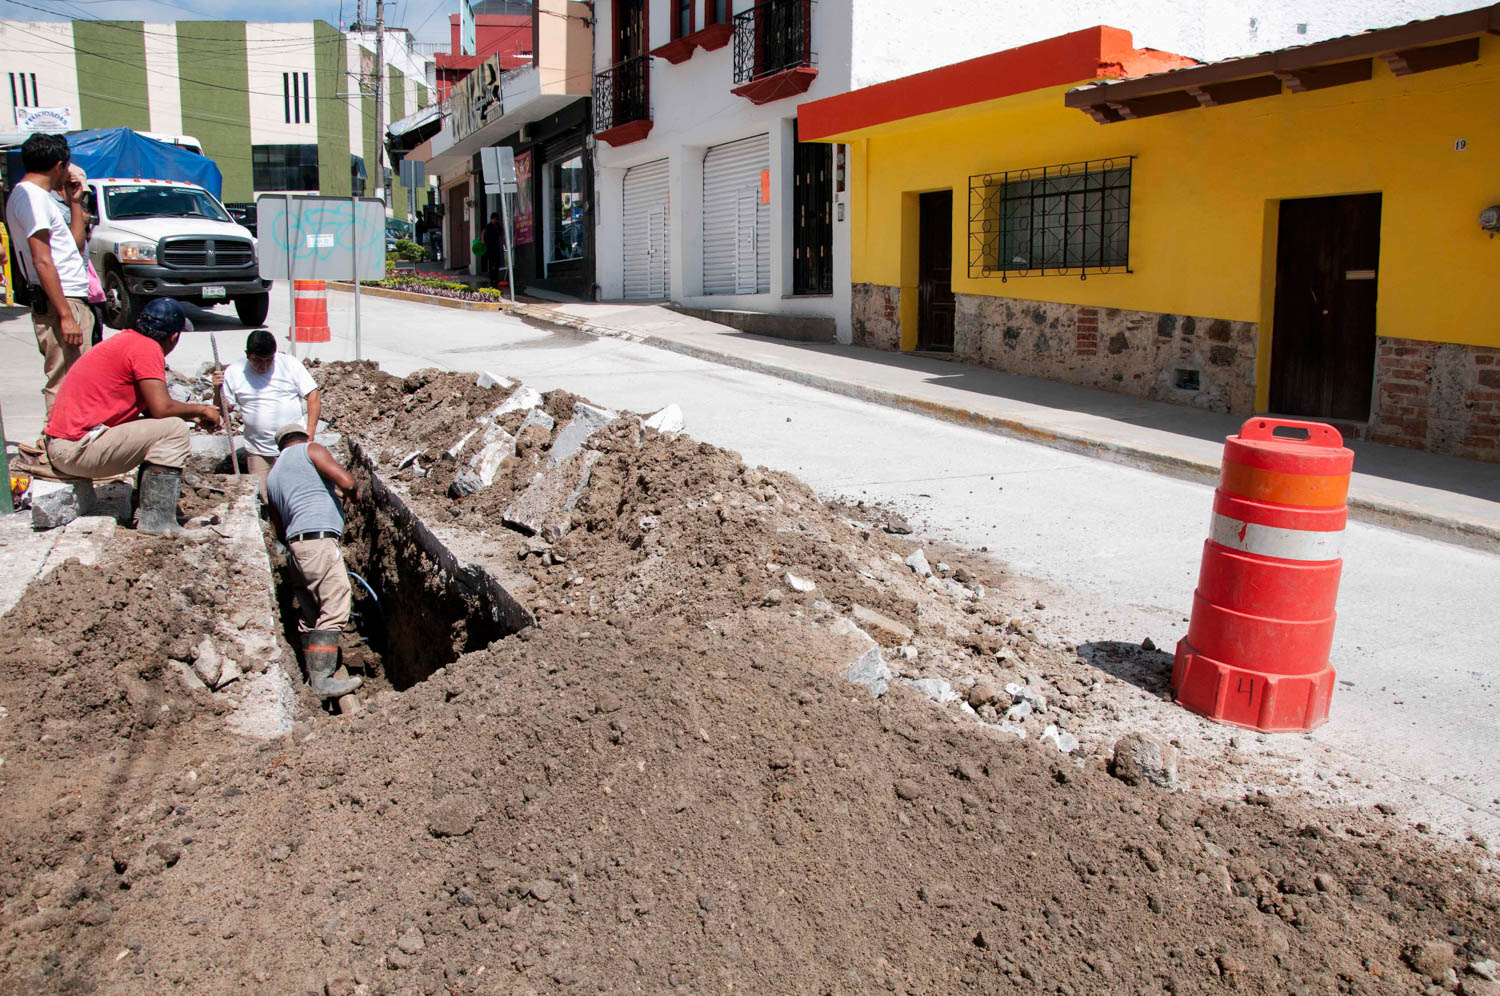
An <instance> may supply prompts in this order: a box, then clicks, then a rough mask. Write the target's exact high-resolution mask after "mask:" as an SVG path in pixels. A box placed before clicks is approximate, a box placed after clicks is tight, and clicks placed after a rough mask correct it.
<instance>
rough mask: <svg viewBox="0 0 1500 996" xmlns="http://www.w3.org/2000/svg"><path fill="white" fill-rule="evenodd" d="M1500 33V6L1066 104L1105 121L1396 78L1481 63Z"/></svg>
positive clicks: (1118, 86)
mask: <svg viewBox="0 0 1500 996" xmlns="http://www.w3.org/2000/svg"><path fill="white" fill-rule="evenodd" d="M1486 32H1494V33H1500V4H1496V5H1494V6H1490V7H1482V8H1480V9H1478V10H1470V11H1466V12H1464V13H1461V14H1450V15H1448V16H1446V17H1434V18H1430V19H1428V20H1425V21H1413V22H1411V23H1410V24H1403V25H1400V26H1399V27H1394V28H1381V29H1378V30H1374V31H1366V32H1363V33H1361V34H1357V35H1347V36H1345V37H1342V38H1332V39H1329V40H1328V41H1323V42H1315V43H1313V44H1311V45H1298V46H1296V47H1293V48H1285V49H1281V50H1279V51H1275V52H1264V53H1262V54H1260V55H1251V56H1244V57H1241V58H1235V59H1224V60H1221V61H1219V62H1211V63H1208V64H1206V65H1202V66H1193V67H1191V68H1187V69H1174V70H1171V71H1169V72H1164V73H1153V74H1151V75H1149V76H1139V77H1135V78H1133V79H1123V80H1109V81H1106V82H1102V83H1092V84H1090V85H1088V86H1081V87H1077V88H1075V89H1073V90H1070V91H1068V94H1067V96H1066V97H1065V98H1064V99H1065V102H1066V103H1067V106H1069V107H1076V108H1078V109H1079V110H1081V111H1083V112H1084V113H1086V114H1088V115H1089V116H1090V117H1092V118H1093V119H1094V120H1095V121H1098V122H1099V123H1100V124H1112V123H1114V122H1117V121H1128V120H1130V119H1132V118H1143V117H1150V116H1152V115H1155V114H1169V113H1172V112H1174V111H1186V110H1194V109H1197V108H1199V107H1217V106H1219V105H1221V104H1233V103H1238V102H1240V101H1242V100H1254V99H1256V98H1259V97H1274V96H1277V95H1279V94H1281V93H1282V92H1283V89H1285V90H1286V91H1290V92H1292V93H1303V92H1306V91H1309V90H1323V89H1326V88H1328V87H1332V86H1341V85H1344V84H1347V83H1358V82H1360V81H1363V80H1368V79H1370V77H1371V73H1372V71H1373V60H1374V59H1375V58H1377V57H1378V58H1380V59H1381V60H1382V61H1384V62H1385V64H1386V65H1387V66H1389V67H1390V70H1391V72H1393V73H1394V74H1395V75H1397V76H1409V75H1411V74H1413V73H1422V72H1427V71H1428V70H1432V69H1443V68H1445V67H1448V66H1457V65H1462V64H1464V63H1467V62H1474V61H1476V60H1477V59H1478V58H1479V36H1480V35H1483V34H1485V33H1486Z"/></svg>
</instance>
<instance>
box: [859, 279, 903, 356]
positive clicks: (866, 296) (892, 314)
mask: <svg viewBox="0 0 1500 996" xmlns="http://www.w3.org/2000/svg"><path fill="white" fill-rule="evenodd" d="M850 311H851V312H852V315H851V318H850V326H851V329H852V331H851V339H850V342H851V343H852V344H853V345H855V346H868V347H869V348H870V349H900V348H901V288H900V287H886V286H884V285H883V284H855V285H854V288H853V295H852V299H851V302H850Z"/></svg>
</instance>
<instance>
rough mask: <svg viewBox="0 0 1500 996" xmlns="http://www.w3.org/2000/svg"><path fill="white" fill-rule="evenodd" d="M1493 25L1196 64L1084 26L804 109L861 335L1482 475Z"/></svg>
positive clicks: (1487, 442)
mask: <svg viewBox="0 0 1500 996" xmlns="http://www.w3.org/2000/svg"><path fill="white" fill-rule="evenodd" d="M1497 34H1500V5H1497V6H1494V7H1488V8H1485V9H1482V10H1476V11H1470V12H1468V13H1464V14H1455V15H1451V16H1448V17H1441V18H1435V19H1432V20H1428V21H1418V22H1414V23H1412V24H1408V25H1404V26H1402V27H1398V28H1391V29H1386V30H1380V31H1370V32H1366V33H1364V34H1361V35H1354V36H1350V37H1347V38H1337V39H1333V40H1331V41H1327V42H1321V43H1318V44H1313V45H1306V46H1301V47H1298V48H1291V49H1286V50H1283V51H1279V52H1271V53H1266V54H1263V55H1257V56H1250V57H1246V58H1241V59H1232V60H1226V61H1223V62H1217V63H1211V64H1207V65H1198V64H1196V63H1193V62H1192V61H1191V60H1188V59H1183V58H1180V57H1176V56H1170V55H1167V54H1166V53H1161V52H1154V51H1150V50H1138V49H1135V48H1133V47H1132V45H1131V39H1130V35H1129V34H1128V33H1127V32H1124V31H1120V30H1118V29H1114V28H1102V27H1101V28H1092V29H1089V30H1087V31H1080V32H1075V33H1074V34H1071V35H1065V36H1063V37H1060V38H1054V39H1050V40H1048V41H1044V42H1039V43H1037V44H1034V45H1028V46H1024V47H1022V48H1018V49H1011V50H1008V51H1006V52H1000V53H996V54H994V55H990V56H985V57H982V58H979V59H974V60H971V61H969V62H964V63H959V64H957V65H953V66H948V67H944V68H942V69H938V70H934V71H933V72H929V73H922V74H919V75H917V76H911V77H907V78H904V79H900V80H895V81H892V82H889V83H883V84H879V85H877V86H872V87H868V88H865V89H862V90H857V91H853V92H851V93H847V94H842V95H840V96H837V97H831V98H828V99H825V100H820V101H814V102H811V103H807V104H803V105H802V106H801V108H800V109H799V120H798V128H799V134H800V135H801V137H802V139H803V140H820V141H830V142H839V143H846V144H847V145H848V147H849V156H848V169H849V177H848V184H849V208H850V212H851V223H852V233H853V235H852V241H853V260H852V280H853V284H854V287H853V302H854V303H853V327H854V341H855V343H856V344H857V345H866V346H874V347H880V348H889V349H897V348H899V349H905V350H931V351H939V352H946V351H951V352H952V353H954V354H956V356H958V357H959V358H961V359H964V360H966V361H969V362H974V363H981V364H984V365H986V366H990V367H994V368H997V369H1001V370H1007V371H1011V372H1015V373H1020V374H1028V375H1033V376H1040V377H1048V378H1052V379H1056V380H1061V381H1066V382H1069V383H1073V384H1081V385H1085V386H1089V387H1097V388H1103V389H1108V390H1114V391H1120V392H1123V393H1127V394H1133V395H1138V396H1142V397H1148V398H1153V399H1156V400H1160V401H1170V402H1176V403H1180V404H1186V405H1195V406H1199V407H1203V408H1206V409H1210V410H1214V411H1224V412H1231V413H1235V414H1245V415H1249V414H1252V413H1255V412H1266V411H1272V412H1276V413H1278V414H1283V415H1296V416H1305V417H1315V418H1320V419H1324V420H1332V421H1334V422H1336V423H1338V424H1340V425H1341V426H1342V427H1343V428H1345V429H1346V430H1348V431H1351V432H1355V433H1358V434H1359V435H1362V436H1364V437H1366V438H1371V439H1374V440H1377V441H1381V442H1389V443H1396V444H1400V445H1407V446H1414V447H1419V448H1426V449H1431V450H1434V451H1438V452H1444V453H1452V454H1458V455H1462V456H1468V457H1474V458H1477V459H1483V460H1496V459H1497V458H1500V450H1497V437H1500V305H1497V301H1496V289H1497V288H1500V239H1495V238H1493V237H1492V236H1493V235H1494V233H1495V230H1496V229H1500V217H1496V216H1497V215H1500V209H1495V208H1493V207H1492V206H1493V205H1497V204H1500V37H1497Z"/></svg>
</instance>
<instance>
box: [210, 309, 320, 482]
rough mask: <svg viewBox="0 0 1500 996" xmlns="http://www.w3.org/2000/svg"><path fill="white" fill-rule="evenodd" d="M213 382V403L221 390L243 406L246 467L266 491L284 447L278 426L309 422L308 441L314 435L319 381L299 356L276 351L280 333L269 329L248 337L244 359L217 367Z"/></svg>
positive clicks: (255, 332) (227, 401) (232, 401)
mask: <svg viewBox="0 0 1500 996" xmlns="http://www.w3.org/2000/svg"><path fill="white" fill-rule="evenodd" d="M213 382H214V402H215V403H216V404H217V403H218V402H219V399H220V396H221V395H222V397H223V400H224V401H225V402H226V403H228V404H230V405H232V406H234V407H235V408H238V409H239V412H240V421H241V422H243V423H244V424H245V465H246V469H248V470H249V471H250V473H252V474H255V475H257V476H258V477H259V478H260V483H261V489H262V493H264V489H265V483H266V475H267V474H269V473H270V472H271V467H272V466H273V465H274V464H275V463H276V456H277V454H278V453H280V452H281V450H280V447H278V446H277V445H276V430H277V429H280V428H281V427H282V426H284V425H286V424H288V423H289V422H297V423H303V422H305V423H306V425H307V441H308V442H312V441H313V439H314V438H315V437H316V433H317V429H318V415H319V413H321V411H322V409H323V401H322V395H321V394H320V393H319V392H318V384H317V382H316V381H314V380H313V379H312V375H311V374H309V373H308V372H307V368H306V367H304V366H303V365H302V361H301V360H299V359H297V358H296V357H295V356H293V355H291V354H290V353H278V352H277V351H276V337H275V336H273V335H272V334H271V333H269V332H267V331H266V330H265V329H256V330H255V331H254V332H251V333H250V336H249V338H247V339H246V340H245V359H244V362H242V363H231V364H229V365H228V366H227V367H225V368H224V372H223V374H222V375H221V374H220V373H219V372H218V371H215V372H214V375H213Z"/></svg>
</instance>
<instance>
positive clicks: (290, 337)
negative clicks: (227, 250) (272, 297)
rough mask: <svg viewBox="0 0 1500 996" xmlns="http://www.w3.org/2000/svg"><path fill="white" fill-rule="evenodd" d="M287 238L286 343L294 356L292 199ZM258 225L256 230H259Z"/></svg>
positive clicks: (294, 295) (294, 301) (295, 311)
mask: <svg viewBox="0 0 1500 996" xmlns="http://www.w3.org/2000/svg"><path fill="white" fill-rule="evenodd" d="M283 217H285V218H286V226H285V227H286V238H284V239H282V241H283V242H284V243H285V244H286V317H287V326H286V345H287V351H288V352H290V353H291V354H292V355H293V356H296V355H297V285H296V284H295V283H293V282H292V199H291V198H290V197H288V198H287V199H286V211H285V212H284V213H283ZM259 230H260V229H259V226H258V225H257V227H256V231H259Z"/></svg>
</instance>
